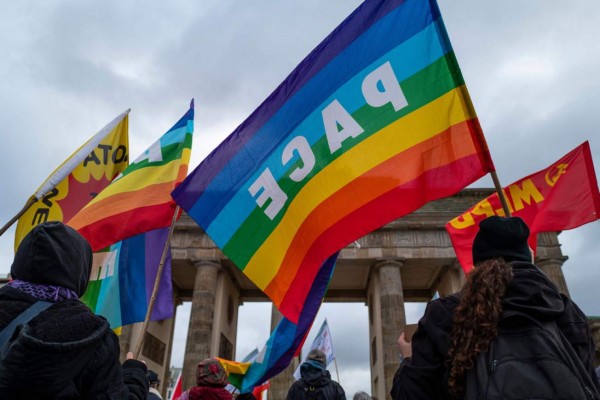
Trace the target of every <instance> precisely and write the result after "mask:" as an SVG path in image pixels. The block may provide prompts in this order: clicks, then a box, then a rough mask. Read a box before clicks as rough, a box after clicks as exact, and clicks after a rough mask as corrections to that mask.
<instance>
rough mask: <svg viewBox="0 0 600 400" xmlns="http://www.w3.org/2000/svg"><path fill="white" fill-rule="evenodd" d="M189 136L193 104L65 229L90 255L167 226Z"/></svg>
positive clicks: (183, 173) (185, 163) (188, 149)
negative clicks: (81, 241)
mask: <svg viewBox="0 0 600 400" xmlns="http://www.w3.org/2000/svg"><path fill="white" fill-rule="evenodd" d="M193 131H194V101H193V100H192V102H191V104H190V109H189V110H188V111H187V112H186V114H185V115H184V116H183V117H182V118H181V119H180V120H179V121H178V122H177V123H176V124H175V125H174V126H173V127H172V128H171V129H169V131H167V133H165V134H164V135H163V136H162V137H161V138H160V139H159V140H158V141H156V142H155V143H154V144H153V145H152V146H150V147H149V148H148V149H147V150H146V151H145V152H144V153H143V154H142V155H141V156H139V157H138V158H137V159H136V160H135V161H134V162H132V163H131V165H129V167H127V169H125V170H124V171H123V173H122V174H121V175H119V176H118V177H117V178H116V179H115V180H114V181H113V182H112V183H111V184H110V185H109V186H108V187H107V188H106V189H104V190H103V191H102V192H101V193H99V194H98V195H97V196H96V197H95V198H94V200H92V201H91V202H90V203H88V204H87V205H86V206H85V207H84V208H83V209H82V210H81V211H80V212H79V213H77V215H75V216H74V217H73V218H72V219H71V220H69V221H68V224H69V225H70V226H71V227H73V228H75V229H76V230H77V231H79V233H81V234H82V235H83V236H84V237H85V238H86V239H87V240H88V241H89V242H90V244H91V245H92V249H93V250H94V251H98V250H100V249H103V248H105V247H107V246H109V245H111V244H114V243H117V242H119V241H121V240H123V239H126V238H128V237H131V236H134V235H137V234H139V233H142V232H147V231H150V230H153V229H158V228H163V227H166V226H169V225H170V223H171V219H172V217H173V212H174V210H175V203H174V202H173V200H172V199H171V196H170V192H171V191H172V190H173V189H174V188H175V187H176V186H177V185H178V184H179V183H180V182H181V181H182V180H183V178H185V176H186V174H187V168H188V164H189V160H190V152H191V146H192V134H193Z"/></svg>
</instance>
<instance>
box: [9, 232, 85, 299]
mask: <svg viewBox="0 0 600 400" xmlns="http://www.w3.org/2000/svg"><path fill="white" fill-rule="evenodd" d="M92 256H93V253H92V248H91V247H90V244H89V243H88V242H87V240H85V239H84V237H83V236H81V235H80V234H79V233H78V232H77V231H76V230H75V229H73V228H71V227H70V226H67V225H65V224H63V223H62V222H58V221H54V222H44V223H43V224H40V225H38V226H36V227H35V228H33V229H32V230H31V232H29V233H28V234H27V235H26V236H25V237H24V238H23V241H22V242H21V244H20V245H19V248H18V249H17V253H16V254H15V259H14V261H13V264H12V266H11V267H10V275H11V276H12V278H13V279H19V280H22V281H27V282H31V283H37V284H42V285H53V286H62V287H65V288H68V289H71V290H73V291H75V293H77V296H80V297H81V295H83V293H84V292H85V289H86V288H87V284H88V281H89V278H90V273H91V271H92Z"/></svg>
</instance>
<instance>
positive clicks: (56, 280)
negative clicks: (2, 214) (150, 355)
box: [0, 222, 148, 400]
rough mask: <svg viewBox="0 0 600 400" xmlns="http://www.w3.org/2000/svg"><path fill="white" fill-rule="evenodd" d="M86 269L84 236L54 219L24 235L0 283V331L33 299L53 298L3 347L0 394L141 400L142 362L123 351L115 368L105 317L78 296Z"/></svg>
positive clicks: (114, 345)
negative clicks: (8, 277)
mask: <svg viewBox="0 0 600 400" xmlns="http://www.w3.org/2000/svg"><path fill="white" fill-rule="evenodd" d="M91 267H92V250H91V248H90V245H89V244H88V242H87V241H86V240H85V239H84V238H83V237H82V236H81V235H79V233H77V232H76V231H75V230H74V229H72V228H70V227H68V226H66V225H64V224H62V223H60V222H46V223H43V224H40V225H38V226H36V227H35V228H33V230H32V231H31V232H29V234H27V236H25V238H24V239H23V241H22V242H21V244H20V246H19V248H18V250H17V252H16V254H15V259H14V262H13V264H12V266H11V272H10V273H11V277H12V278H13V280H12V281H10V282H9V283H8V284H6V285H5V286H4V287H2V288H0V330H2V329H4V328H5V327H6V326H7V325H9V324H10V322H11V321H12V320H13V319H14V318H16V317H17V316H18V315H20V314H21V313H22V312H23V311H25V310H26V309H27V308H28V307H30V306H31V305H32V304H34V303H36V302H37V301H38V300H42V301H47V302H51V303H53V304H52V305H51V306H50V307H49V308H48V309H46V310H44V311H42V312H41V313H40V314H38V315H37V316H36V317H34V318H33V319H32V320H31V321H29V322H28V323H27V324H26V325H24V326H22V328H21V329H19V328H18V329H17V331H16V332H15V334H13V338H14V340H13V341H12V342H10V343H9V344H10V348H7V346H5V347H4V348H3V352H2V354H1V357H0V397H1V398H2V399H19V400H21V399H53V398H60V399H136V400H138V399H139V400H141V399H145V398H146V394H147V393H148V383H147V381H146V365H145V364H144V363H142V362H140V361H137V360H134V359H132V358H133V357H132V354H131V353H130V354H128V359H127V360H126V361H125V362H124V363H123V365H122V366H121V364H120V363H119V341H118V338H117V336H116V335H115V334H114V332H113V331H112V330H111V328H110V326H109V324H108V322H107V321H106V319H104V318H102V317H99V316H96V315H94V313H92V311H91V310H90V309H89V308H88V307H87V306H86V305H85V304H83V303H82V302H81V301H79V297H80V296H81V295H82V294H83V293H84V292H85V289H86V287H87V284H88V280H89V277H90V272H91ZM15 335H16V336H15Z"/></svg>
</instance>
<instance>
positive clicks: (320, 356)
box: [306, 349, 327, 367]
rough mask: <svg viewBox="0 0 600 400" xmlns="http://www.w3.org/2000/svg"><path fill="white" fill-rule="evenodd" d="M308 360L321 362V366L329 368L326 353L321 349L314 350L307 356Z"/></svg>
mask: <svg viewBox="0 0 600 400" xmlns="http://www.w3.org/2000/svg"><path fill="white" fill-rule="evenodd" d="M306 360H307V361H311V360H312V361H317V362H320V363H321V364H323V366H324V367H325V366H327V357H326V356H325V353H323V352H322V351H321V350H319V349H312V350H311V351H310V352H309V353H308V355H307V356H306Z"/></svg>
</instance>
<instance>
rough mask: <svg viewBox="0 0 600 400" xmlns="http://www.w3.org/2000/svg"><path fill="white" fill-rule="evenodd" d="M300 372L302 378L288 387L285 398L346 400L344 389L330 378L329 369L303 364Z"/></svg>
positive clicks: (296, 399)
mask: <svg viewBox="0 0 600 400" xmlns="http://www.w3.org/2000/svg"><path fill="white" fill-rule="evenodd" d="M300 373H301V376H302V378H301V379H300V380H298V381H296V382H294V384H293V385H292V387H290V390H289V392H288V395H287V400H312V399H317V400H346V394H345V393H344V389H342V387H341V386H340V384H339V383H337V382H335V381H332V380H331V374H330V373H329V371H327V370H319V369H316V368H312V367H305V366H304V365H303V366H302V367H301V369H300Z"/></svg>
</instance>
